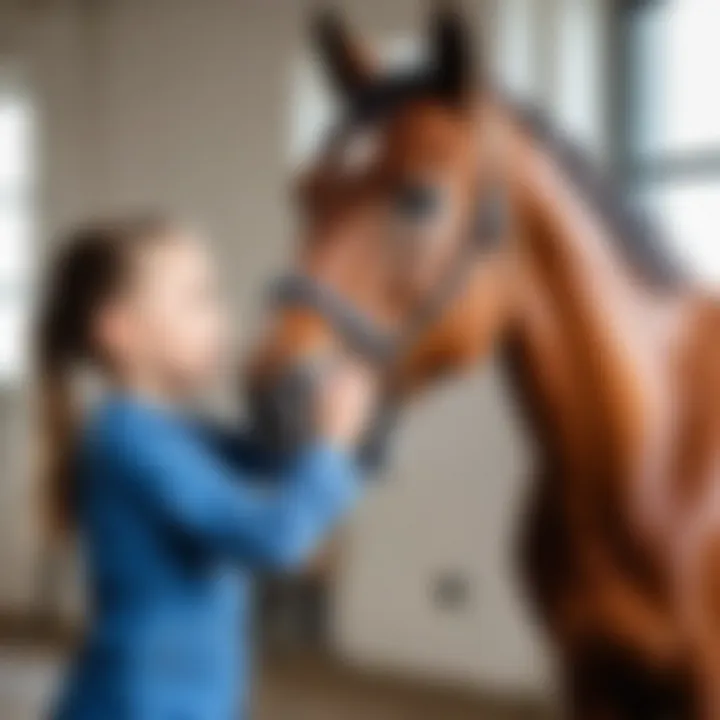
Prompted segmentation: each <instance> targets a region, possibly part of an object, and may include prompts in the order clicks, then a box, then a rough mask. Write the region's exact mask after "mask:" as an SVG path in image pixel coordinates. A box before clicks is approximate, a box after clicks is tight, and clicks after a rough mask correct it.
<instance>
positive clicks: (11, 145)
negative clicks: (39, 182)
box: [0, 85, 32, 197]
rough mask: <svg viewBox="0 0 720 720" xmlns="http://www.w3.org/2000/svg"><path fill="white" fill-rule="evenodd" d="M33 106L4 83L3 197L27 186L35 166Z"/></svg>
mask: <svg viewBox="0 0 720 720" xmlns="http://www.w3.org/2000/svg"><path fill="white" fill-rule="evenodd" d="M30 154H31V143H30V109H29V107H28V106H27V104H26V103H25V102H23V101H22V99H21V98H20V97H18V96H17V94H16V93H14V92H12V91H11V92H7V93H5V96H4V97H3V92H2V86H1V85H0V197H2V196H3V195H6V194H8V193H14V192H17V191H19V190H22V189H26V188H27V187H28V185H29V183H30V175H31V169H32V163H31V157H30Z"/></svg>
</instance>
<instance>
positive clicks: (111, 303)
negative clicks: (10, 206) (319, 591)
mask: <svg viewBox="0 0 720 720" xmlns="http://www.w3.org/2000/svg"><path fill="white" fill-rule="evenodd" d="M223 324H224V323H223V317H222V312H221V308H220V306H219V303H218V300H217V296H216V287H215V279H214V277H213V273H212V268H211V265H210V263H209V260H208V257H207V255H206V254H205V252H204V250H203V249H202V246H201V245H200V243H199V242H198V241H196V240H195V239H194V238H193V237H192V236H191V235H189V234H187V233H185V232H183V231H182V230H180V229H178V228H177V227H175V226H173V225H172V224H169V223H167V222H164V221H160V220H154V219H139V220H132V221H130V222H122V223H110V224H107V225H104V226H98V227H93V228H89V229H86V230H83V231H81V232H79V233H77V234H76V235H75V236H74V237H72V238H71V239H70V240H69V242H68V243H67V244H66V245H65V247H64V248H63V250H62V252H61V254H60V256H59V258H58V259H57V263H56V265H55V266H54V267H53V268H52V272H51V277H50V278H49V284H48V294H47V298H46V301H45V305H44V308H43V311H42V316H41V322H40V343H39V345H40V347H39V354H40V357H39V364H40V367H41V370H42V380H43V398H44V403H43V410H44V414H43V421H44V426H45V431H46V433H45V435H46V443H45V445H46V446H47V447H46V461H47V462H46V474H47V478H46V481H47V483H48V485H47V488H48V492H49V493H50V498H51V507H52V510H53V516H54V518H55V521H56V523H57V524H58V525H60V526H62V527H65V528H67V527H71V528H76V529H77V530H78V533H79V536H80V539H81V546H82V547H83V549H84V551H85V555H86V561H87V568H88V585H89V589H90V607H91V619H90V621H89V627H88V628H87V636H86V639H85V642H84V643H83V645H82V647H81V649H80V652H79V653H78V656H77V659H76V661H75V663H74V664H73V667H72V669H71V672H70V676H69V678H68V680H67V683H66V685H65V687H64V691H63V693H62V698H61V701H60V703H59V705H58V707H57V708H56V710H55V713H54V715H53V717H54V718H56V719H57V720H231V718H236V717H237V712H238V710H239V709H242V708H243V706H244V700H245V688H246V685H247V664H248V663H247V654H246V644H247V637H248V634H249V629H248V598H247V595H248V577H249V575H250V573H251V572H252V570H254V569H256V568H260V567H263V568H265V567H270V568H290V567H293V566H296V565H298V564H299V563H302V562H303V560H304V559H305V558H306V557H307V556H308V554H309V553H311V552H312V551H313V549H314V548H315V547H316V545H317V544H318V542H319V541H320V540H321V539H322V537H323V536H324V535H325V534H326V533H328V531H329V530H330V529H331V527H332V526H333V525H334V524H335V523H336V522H337V521H338V520H339V518H340V517H341V516H342V515H343V514H344V513H345V512H347V510H348V509H349V508H350V506H351V505H352V503H353V500H354V499H355V497H356V496H357V493H358V481H357V478H356V473H355V470H354V467H353V464H352V462H351V460H350V459H349V455H348V453H347V452H346V448H349V447H350V446H352V445H353V444H354V442H355V440H356V438H357V437H358V435H359V434H360V432H361V430H362V428H363V425H364V422H365V417H366V415H367V409H368V408H367V406H368V397H369V394H370V393H369V392H368V391H369V386H368V384H367V382H366V381H365V378H364V375H363V374H362V372H360V371H359V370H350V369H345V370H344V371H341V372H340V373H338V374H336V375H335V376H334V378H333V379H331V380H330V382H329V384H328V386H327V387H325V388H324V390H323V392H321V393H320V398H319V402H318V408H317V410H318V411H317V425H318V435H319V437H320V440H319V441H318V442H317V444H315V446H314V447H311V448H309V449H307V450H306V451H304V452H302V453H301V454H300V455H299V456H298V457H296V458H295V459H294V460H292V461H291V462H286V463H284V467H283V469H282V470H277V471H276V472H275V474H276V477H275V478H274V482H272V483H265V484H263V485H259V484H255V485H254V484H253V483H252V482H251V480H250V478H249V476H248V475H247V473H248V471H249V470H248V469H249V468H250V466H251V464H252V462H253V456H254V452H253V448H252V447H251V446H250V445H248V443H247V442H243V441H242V440H241V439H240V438H238V440H237V442H236V443H228V442H227V438H226V437H225V438H223V437H221V436H220V435H218V434H217V433H214V432H212V431H210V430H208V429H205V428H203V426H202V425H201V424H200V423H198V422H197V421H196V420H193V419H191V418H190V417H189V416H188V415H186V414H185V412H184V411H183V409H182V408H183V404H184V403H185V402H186V401H187V400H188V399H190V398H191V397H192V396H193V395H195V394H196V393H198V392H199V391H200V390H202V389H203V387H204V385H205V384H206V383H208V381H209V380H211V378H212V377H213V375H214V374H215V373H216V371H217V370H218V366H219V362H220V359H221V356H222V345H223ZM87 364H89V365H91V366H93V367H94V369H95V370H96V371H97V372H99V373H101V375H102V376H103V377H104V380H105V383H104V384H105V385H107V387H108V392H107V396H106V397H105V398H104V399H103V400H102V401H101V402H100V403H99V406H98V407H96V408H95V409H94V410H93V411H92V412H90V413H89V415H88V416H87V417H86V418H85V419H84V421H83V422H81V423H77V422H75V423H73V422H72V420H73V416H74V413H75V410H74V407H73V406H74V403H73V397H72V392H71V389H70V384H71V383H70V379H71V377H70V376H71V375H72V374H73V372H74V370H75V368H76V367H77V366H79V365H87ZM241 712H242V710H241Z"/></svg>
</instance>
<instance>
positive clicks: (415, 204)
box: [395, 183, 441, 221]
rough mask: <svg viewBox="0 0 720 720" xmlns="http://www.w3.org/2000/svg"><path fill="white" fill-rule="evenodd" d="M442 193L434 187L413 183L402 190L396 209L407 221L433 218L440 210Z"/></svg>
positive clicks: (399, 192) (396, 200)
mask: <svg viewBox="0 0 720 720" xmlns="http://www.w3.org/2000/svg"><path fill="white" fill-rule="evenodd" d="M440 202H441V193H440V191H439V189H438V188H437V187H435V186H433V185H429V184H422V183H412V184H408V185H404V186H403V187H401V188H400V190H399V191H398V193H397V196H396V198H395V209H396V211H397V213H398V214H399V215H400V216H401V217H402V218H403V219H405V220H412V221H419V220H426V219H429V218H431V217H432V216H433V215H435V213H437V211H438V210H439V209H440Z"/></svg>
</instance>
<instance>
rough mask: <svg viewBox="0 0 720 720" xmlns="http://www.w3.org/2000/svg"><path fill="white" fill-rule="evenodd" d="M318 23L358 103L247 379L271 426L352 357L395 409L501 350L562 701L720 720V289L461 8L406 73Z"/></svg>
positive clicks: (307, 192)
mask: <svg viewBox="0 0 720 720" xmlns="http://www.w3.org/2000/svg"><path fill="white" fill-rule="evenodd" d="M319 27H320V34H319V40H320V47H321V50H322V51H323V53H324V57H325V59H326V64H327V67H328V70H329V71H330V73H331V75H332V78H333V80H334V81H335V85H336V86H337V89H338V90H339V91H340V92H341V93H342V95H343V97H344V98H345V100H346V105H347V110H348V112H347V116H346V119H345V121H344V122H342V123H341V124H340V127H339V128H338V130H337V131H336V132H335V133H334V134H333V136H332V139H331V142H329V143H328V144H327V147H326V148H325V150H324V151H323V152H322V153H321V154H320V157H319V158H318V160H317V162H316V163H315V166H314V168H313V169H312V170H311V172H310V173H309V174H308V175H307V176H306V177H305V179H304V181H303V183H302V185H301V188H300V207H301V211H302V213H303V219H304V230H303V241H302V247H301V250H300V252H299V257H298V260H297V268H296V271H295V274H294V275H293V276H292V277H290V278H286V279H284V280H283V281H282V282H281V284H280V287H279V300H280V303H279V307H278V308H277V313H276V316H275V318H274V322H273V324H272V327H271V328H270V330H269V333H268V336H267V337H266V338H265V340H264V341H263V343H262V344H261V346H260V347H259V348H258V349H257V352H256V353H255V355H254V358H255V362H254V363H253V364H252V367H251V371H250V384H251V387H252V389H253V395H254V396H255V398H256V400H257V407H258V408H259V410H258V412H259V415H260V417H261V419H263V420H264V421H265V423H266V426H267V427H268V429H269V430H273V431H274V432H279V431H280V430H279V428H284V430H283V432H285V433H286V434H287V433H291V434H292V428H293V427H294V428H295V430H296V431H297V430H298V428H300V429H301V428H302V427H303V426H305V425H307V422H306V421H307V417H306V416H304V415H303V413H302V412H301V411H300V409H299V408H300V406H301V405H302V403H301V402H300V399H301V398H302V397H303V396H304V395H306V394H307V392H308V388H309V387H310V386H311V384H312V383H311V381H312V378H313V377H314V376H315V375H316V373H317V372H318V371H319V370H321V368H322V367H323V366H324V365H325V363H327V362H328V361H332V360H333V359H334V358H338V357H341V356H342V355H343V354H345V353H360V354H363V355H364V356H365V357H367V359H368V360H370V361H372V362H374V363H376V366H377V368H378V373H380V374H381V376H382V378H383V380H384V382H385V386H386V387H387V388H388V396H392V398H393V400H394V401H395V402H402V401H403V400H404V399H405V398H407V397H409V396H410V395H411V394H413V393H415V392H416V391H418V390H419V389H421V388H423V387H425V386H428V385H429V384H430V383H432V382H434V381H436V380H437V379H438V378H439V377H441V376H443V375H446V374H449V373H454V372H457V371H458V370H459V369H461V368H463V367H467V366H471V365H475V364H476V363H478V361H479V360H480V359H481V358H484V357H486V356H487V355H488V354H489V352H490V351H491V350H493V349H496V350H499V351H500V352H501V353H502V357H503V359H504V361H505V364H506V366H507V368H508V370H509V372H510V377H511V380H512V386H513V387H514V388H515V389H516V390H517V393H516V395H517V400H518V402H519V404H520V408H521V410H522V412H523V414H524V416H525V417H526V418H527V426H528V430H529V432H530V433H531V435H532V436H533V437H534V438H535V439H536V441H537V446H538V457H539V461H540V465H539V467H538V468H537V472H536V473H535V477H534V480H533V486H532V489H533V492H532V497H531V502H530V505H529V511H528V514H527V515H526V516H524V517H523V522H522V525H523V527H522V530H523V532H522V535H523V538H522V543H521V553H520V555H521V564H522V572H523V576H524V579H525V583H526V591H527V594H528V595H529V597H530V599H531V601H532V603H533V604H534V606H535V609H536V610H537V612H538V615H539V617H540V619H541V621H542V623H543V624H544V626H545V627H546V628H547V630H548V634H549V636H550V638H551V640H552V641H553V644H554V645H555V647H556V649H557V651H558V657H559V661H560V666H561V668H562V670H563V678H562V679H563V682H564V686H565V687H566V690H567V696H566V697H567V703H568V709H569V712H570V714H571V716H572V717H575V718H582V719H583V720H588V719H591V718H598V719H599V718H603V719H605V718H608V719H610V718H613V719H614V718H642V719H645V718H648V719H650V718H670V717H672V718H705V719H707V720H710V719H713V720H718V718H720V484H718V480H719V479H720V475H719V473H720V402H719V401H720V395H719V394H718V391H719V390H720V370H719V368H720V340H719V338H720V305H718V304H717V303H716V302H715V301H714V300H712V299H710V298H708V297H706V296H703V295H702V294H701V293H700V292H698V291H696V290H694V289H693V288H691V287H689V285H688V283H686V282H684V281H683V278H681V277H679V275H678V273H676V272H675V270H674V267H673V265H672V263H670V262H668V261H667V259H666V257H665V256H664V255H663V252H662V251H661V250H660V245H658V244H657V243H656V242H655V241H654V238H652V236H650V235H648V233H647V231H646V230H645V229H644V227H643V226H642V224H641V223H639V222H638V221H636V219H635V218H634V217H633V214H632V213H630V212H628V211H626V210H624V209H623V208H622V206H621V204H620V203H619V202H618V201H617V200H616V199H613V197H612V193H608V192H606V187H605V186H604V185H603V183H602V182H598V181H597V180H596V176H595V174H594V173H593V172H591V171H590V170H589V169H588V167H587V166H586V164H585V163H583V162H582V158H579V157H578V155H577V154H576V153H573V152H570V151H569V150H568V148H567V147H565V145H564V144H563V143H562V142H560V141H559V140H558V138H557V137H553V135H552V133H548V132H547V127H543V123H541V122H539V121H538V120H537V119H533V118H531V117H530V116H529V115H528V114H527V113H525V112H521V111H520V110H519V109H518V108H517V107H516V106H514V105H513V104H511V103H510V102H508V101H507V100H506V99H504V98H503V97H502V96H501V95H500V94H498V93H497V92H495V91H493V89H492V88H491V87H490V86H489V85H488V84H487V82H486V79H485V78H484V77H482V76H479V77H477V76H475V73H473V62H472V61H471V57H470V54H471V53H470V49H471V48H470V45H471V43H470V39H469V38H468V37H467V36H466V32H465V29H464V24H463V23H462V21H461V20H460V19H459V17H458V16H457V15H456V14H455V13H452V12H449V11H448V10H440V11H439V12H437V13H436V16H435V17H434V22H433V26H432V41H431V43H430V47H431V50H432V51H431V53H430V54H431V61H430V63H429V67H428V68H427V70H425V71H423V72H418V73H417V74H413V75H409V76H403V77H389V78H387V77H383V76H381V75H379V74H378V73H377V72H376V70H375V68H374V65H373V63H372V61H371V60H370V59H369V58H368V55H367V53H364V52H361V51H360V49H359V48H357V47H356V45H355V44H354V43H353V42H352V41H351V38H349V37H348V36H347V35H346V34H345V33H344V31H343V30H342V28H341V25H340V23H339V22H337V21H336V20H332V19H328V18H325V19H324V20H323V21H322V22H321V23H320V25H319ZM478 87H479V89H478ZM293 416H294V418H295V424H294V425H293V419H292V418H293ZM298 418H300V419H299V420H298ZM283 423H284V424H283ZM715 562H718V563H719V564H718V566H715V565H714V564H713V563H715Z"/></svg>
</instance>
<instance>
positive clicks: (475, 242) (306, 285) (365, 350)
mask: <svg viewBox="0 0 720 720" xmlns="http://www.w3.org/2000/svg"><path fill="white" fill-rule="evenodd" d="M505 205H506V203H505V197H504V193H503V192H502V190H501V189H500V188H499V187H497V188H494V189H493V190H491V192H490V193H489V194H488V195H487V196H485V197H484V198H483V199H482V200H481V202H480V203H479V206H478V208H477V211H476V217H475V220H474V222H473V224H472V229H471V241H470V242H469V243H465V244H464V245H463V247H462V248H461V249H460V252H459V253H458V256H457V258H456V260H455V262H454V263H453V264H452V265H451V266H450V268H449V269H448V272H447V273H446V274H445V275H444V277H442V278H441V279H440V281H439V283H438V285H437V286H436V288H435V290H434V291H433V292H431V293H430V295H429V296H428V297H427V298H426V299H425V301H423V302H422V303H421V304H420V305H419V306H418V307H417V308H416V309H415V311H413V312H412V313H411V314H410V316H409V317H408V318H407V320H406V321H405V322H404V323H403V324H402V326H401V327H400V328H399V329H398V330H397V331H396V332H394V333H389V332H387V331H385V330H384V329H382V328H380V327H378V326H377V324H376V323H375V322H374V321H373V320H372V318H370V317H368V316H367V315H366V314H364V313H363V312H361V311H360V310H358V309H357V308H356V307H355V306H354V305H352V304H351V303H349V302H348V301H347V300H346V299H345V298H343V297H342V296H341V295H340V294H338V293H337V292H336V291H335V290H333V289H332V288H330V287H328V286H327V285H325V284H323V283H321V282H319V281H318V280H316V279H314V278H312V277H310V276H309V275H304V274H295V273H294V274H290V275H286V276H283V277H281V278H279V279H278V280H277V281H276V282H275V283H274V285H273V288H272V299H273V301H274V303H275V304H276V305H280V306H281V307H304V308H308V309H311V310H314V311H315V312H317V313H319V314H320V315H321V316H322V317H323V318H324V319H325V320H326V321H327V322H328V324H329V325H330V326H331V328H332V329H333V330H334V332H336V333H337V334H338V336H339V337H340V338H342V340H343V342H345V343H346V344H347V345H348V347H350V348H351V349H352V350H353V351H354V352H357V353H358V354H359V355H361V356H362V357H363V358H365V359H366V360H368V361H370V362H371V363H373V364H375V365H381V366H384V365H388V364H391V363H392V362H393V361H394V360H395V359H396V358H397V357H398V356H399V355H400V354H401V352H402V351H403V350H404V349H405V348H407V347H408V346H409V345H410V343H412V341H413V340H414V339H415V338H416V337H417V336H418V335H419V334H420V333H421V332H422V331H423V330H424V329H426V328H427V327H428V326H429V325H430V324H431V323H432V322H433V321H434V320H435V318H437V317H438V316H439V315H440V313H441V312H442V311H443V309H444V308H445V307H446V306H447V305H448V304H449V303H450V302H451V300H452V299H453V297H454V296H455V295H456V293H457V292H458V291H459V290H460V289H461V288H462V286H463V285H464V283H465V280H466V278H467V277H468V275H469V273H470V269H471V267H472V262H473V260H474V259H475V257H476V256H477V255H478V254H479V253H480V252H482V251H485V250H488V249H491V248H492V247H494V246H495V245H496V244H497V243H498V242H499V240H500V238H501V236H502V234H503V232H504V230H505V225H506V207H505Z"/></svg>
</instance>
